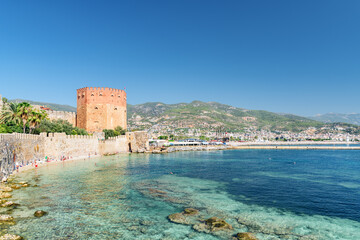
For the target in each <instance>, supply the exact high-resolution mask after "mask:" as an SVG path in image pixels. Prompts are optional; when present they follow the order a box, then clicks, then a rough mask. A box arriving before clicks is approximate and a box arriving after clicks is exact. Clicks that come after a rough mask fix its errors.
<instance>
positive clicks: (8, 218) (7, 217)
mask: <svg viewBox="0 0 360 240" xmlns="http://www.w3.org/2000/svg"><path fill="white" fill-rule="evenodd" d="M11 221H14V218H13V217H12V216H10V215H0V222H11Z"/></svg>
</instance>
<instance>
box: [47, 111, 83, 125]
mask: <svg viewBox="0 0 360 240" xmlns="http://www.w3.org/2000/svg"><path fill="white" fill-rule="evenodd" d="M46 113H47V114H48V118H49V119H50V120H59V119H61V120H65V121H68V122H69V123H71V125H73V126H74V127H75V126H76V112H64V111H51V110H50V111H46Z"/></svg>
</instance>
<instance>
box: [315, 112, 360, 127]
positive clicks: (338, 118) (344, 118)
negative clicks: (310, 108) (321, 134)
mask: <svg viewBox="0 0 360 240" xmlns="http://www.w3.org/2000/svg"><path fill="white" fill-rule="evenodd" d="M309 118H310V119H313V120H316V121H320V122H325V123H333V122H344V123H350V124H355V125H360V114H359V113H350V114H341V113H326V114H318V115H316V116H312V117H309Z"/></svg>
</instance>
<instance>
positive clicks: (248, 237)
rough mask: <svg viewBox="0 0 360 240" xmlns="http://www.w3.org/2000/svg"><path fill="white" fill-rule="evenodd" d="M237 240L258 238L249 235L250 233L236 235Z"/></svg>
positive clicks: (255, 239)
mask: <svg viewBox="0 0 360 240" xmlns="http://www.w3.org/2000/svg"><path fill="white" fill-rule="evenodd" d="M236 239H237V240H257V238H256V237H255V236H254V235H253V234H252V233H248V232H244V233H238V234H236Z"/></svg>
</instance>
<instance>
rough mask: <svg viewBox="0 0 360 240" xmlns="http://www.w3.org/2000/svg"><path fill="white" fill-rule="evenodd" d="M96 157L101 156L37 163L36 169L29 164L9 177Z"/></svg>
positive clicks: (33, 165)
mask: <svg viewBox="0 0 360 240" xmlns="http://www.w3.org/2000/svg"><path fill="white" fill-rule="evenodd" d="M97 157H102V156H101V155H92V156H90V157H89V156H86V155H84V156H78V157H73V158H71V159H66V160H65V161H60V160H59V161H50V162H44V161H38V162H37V167H35V164H29V165H26V166H23V167H19V169H18V170H15V171H14V172H13V173H12V174H11V175H10V177H11V176H14V175H16V174H19V173H21V172H24V171H28V170H31V169H35V168H41V167H46V166H49V165H53V164H59V163H68V162H74V161H79V160H86V159H91V158H97Z"/></svg>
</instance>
